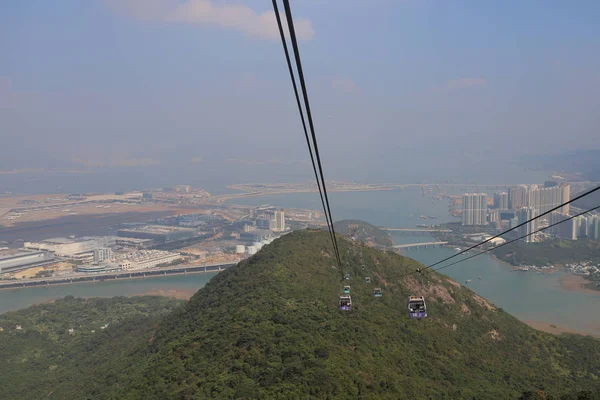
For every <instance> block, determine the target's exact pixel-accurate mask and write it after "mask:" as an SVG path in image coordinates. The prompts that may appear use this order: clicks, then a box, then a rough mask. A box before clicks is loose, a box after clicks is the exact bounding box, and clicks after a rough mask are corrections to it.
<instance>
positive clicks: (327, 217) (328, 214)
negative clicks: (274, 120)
mask: <svg viewBox="0 0 600 400" xmlns="http://www.w3.org/2000/svg"><path fill="white" fill-rule="evenodd" d="M284 8H285V13H286V19H287V23H288V30H289V33H290V38H291V40H292V47H293V49H294V55H295V61H296V68H297V70H298V75H299V79H300V84H301V86H302V90H303V93H302V94H303V98H304V104H305V109H306V113H307V117H308V121H309V125H310V130H311V136H312V139H313V146H314V149H315V151H314V155H316V159H317V164H318V167H319V173H317V167H316V165H315V157H314V155H313V151H312V148H311V144H310V139H309V136H308V131H307V129H306V121H305V119H304V113H303V111H302V105H301V103H300V96H299V95H298V86H297V84H296V78H295V76H294V72H293V69H292V64H291V61H290V55H289V51H288V47H287V42H286V39H285V34H284V32H283V27H282V24H281V18H280V16H279V10H278V7H277V0H273V9H274V12H275V18H276V20H277V26H278V29H279V34H280V36H281V42H282V45H283V50H284V53H285V58H286V62H287V66H288V70H289V73H290V78H291V80H292V86H293V88H294V95H295V97H296V104H297V106H298V112H299V113H300V118H301V120H302V128H303V130H304V136H305V138H306V144H307V145H308V151H309V154H310V159H311V163H312V167H313V171H314V173H315V179H316V181H317V187H318V189H319V196H320V198H321V204H322V206H323V211H324V213H325V220H326V222H327V228H328V230H329V235H330V238H331V242H332V245H333V250H334V253H335V257H336V260H337V263H338V267H339V268H340V273H341V274H342V276H343V270H342V268H343V267H342V260H341V257H340V252H339V247H338V244H337V240H336V237H335V229H334V227H333V217H332V215H331V207H330V205H329V198H328V196H327V188H326V186H325V177H324V175H323V168H322V165H321V157H320V154H319V148H318V145H317V138H316V134H315V131H314V124H313V121H312V114H311V111H310V104H309V102H308V95H307V92H306V84H305V81H304V74H303V72H302V64H301V61H300V54H299V51H298V43H297V41H296V31H295V29H294V22H293V19H292V15H291V9H290V6H289V2H288V1H286V0H284ZM319 175H320V177H321V180H319ZM321 182H322V188H321Z"/></svg>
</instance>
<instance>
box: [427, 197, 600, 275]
mask: <svg viewBox="0 0 600 400" xmlns="http://www.w3.org/2000/svg"><path fill="white" fill-rule="evenodd" d="M597 190H600V186H597V187H595V188H593V189H590V190H588V191H587V192H585V193H583V194H581V195H579V196H577V197H575V198H572V199H571V200H569V201H566V202H564V203H562V204H561V205H559V206H556V207H554V208H552V209H550V210H548V211H546V212H543V213H541V214H540V215H538V216H536V217H533V218H531V219H529V220H527V221H525V222H523V223H521V224H519V225H517V226H515V227H513V228H510V229H508V230H505V231H504V232H502V233H499V234H497V235H496V236H492V237H491V238H489V239H486V240H484V241H482V242H480V243H477V244H475V245H473V246H471V247H469V248H467V249H465V250H462V251H460V252H458V253H456V254H453V255H451V256H450V257H446V258H444V259H443V260H440V261H438V262H436V263H433V264H431V265H428V266H427V267H425V268H424V269H430V268H432V267H434V266H436V265H439V264H441V263H443V262H445V261H448V260H450V259H452V258H454V257H458V256H459V255H461V254H464V253H466V252H467V251H469V250H473V249H474V248H476V247H479V246H481V245H482V244H485V243H488V242H490V241H491V240H494V239H496V238H498V237H500V236H502V235H505V234H507V233H508V232H511V231H514V230H515V229H517V228H520V227H522V226H523V225H526V224H528V223H530V222H532V221H535V220H536V219H538V218H541V217H543V216H544V215H548V214H550V213H551V212H553V211H556V210H558V209H559V208H562V207H564V206H566V205H567V204H570V203H572V202H574V201H576V200H579V199H581V198H583V197H585V196H587V195H590V194H592V193H594V192H595V191H597Z"/></svg>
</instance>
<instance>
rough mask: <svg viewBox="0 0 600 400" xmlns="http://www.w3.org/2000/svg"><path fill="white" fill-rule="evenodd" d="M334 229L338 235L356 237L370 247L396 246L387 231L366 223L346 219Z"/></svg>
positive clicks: (335, 225)
mask: <svg viewBox="0 0 600 400" xmlns="http://www.w3.org/2000/svg"><path fill="white" fill-rule="evenodd" d="M333 227H334V229H335V232H336V233H340V234H342V235H347V236H350V237H355V238H356V239H357V240H360V241H361V242H365V243H366V244H368V245H376V246H382V247H386V246H391V245H393V244H394V243H393V242H392V239H391V237H390V234H389V233H388V232H387V231H384V230H383V229H379V228H378V227H376V226H373V225H371V224H369V223H366V222H364V221H360V220H356V219H345V220H343V221H338V222H334V224H333Z"/></svg>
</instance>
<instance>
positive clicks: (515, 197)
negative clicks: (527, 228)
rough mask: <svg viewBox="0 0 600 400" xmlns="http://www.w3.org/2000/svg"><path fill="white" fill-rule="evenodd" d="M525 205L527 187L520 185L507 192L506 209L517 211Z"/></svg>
mask: <svg viewBox="0 0 600 400" xmlns="http://www.w3.org/2000/svg"><path fill="white" fill-rule="evenodd" d="M526 205H527V186H525V185H521V186H516V187H512V188H510V190H509V191H508V207H509V208H510V209H511V210H518V209H519V208H521V207H525V206H526Z"/></svg>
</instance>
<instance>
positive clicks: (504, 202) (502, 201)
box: [494, 192, 508, 210]
mask: <svg viewBox="0 0 600 400" xmlns="http://www.w3.org/2000/svg"><path fill="white" fill-rule="evenodd" d="M494 208H497V209H499V210H508V193H507V192H498V193H495V194H494Z"/></svg>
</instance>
